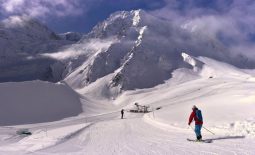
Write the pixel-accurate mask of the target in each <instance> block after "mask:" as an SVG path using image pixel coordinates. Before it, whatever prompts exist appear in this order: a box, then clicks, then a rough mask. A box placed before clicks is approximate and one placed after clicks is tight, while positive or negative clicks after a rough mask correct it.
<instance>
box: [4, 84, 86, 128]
mask: <svg viewBox="0 0 255 155" xmlns="http://www.w3.org/2000/svg"><path fill="white" fill-rule="evenodd" d="M0 98H1V109H0V117H1V118H4V119H1V120H0V125H1V126H3V125H17V124H32V123H40V122H50V121H56V120H60V119H63V118H66V117H71V116H76V115H78V114H79V113H81V111H82V109H81V103H80V100H79V95H77V94H76V93H75V92H74V91H73V90H72V89H71V88H70V87H68V86H66V85H65V84H52V83H49V82H41V81H31V82H20V83H15V82H14V83H8V82H7V83H2V84H0Z"/></svg>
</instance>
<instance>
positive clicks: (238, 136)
mask: <svg viewBox="0 0 255 155" xmlns="http://www.w3.org/2000/svg"><path fill="white" fill-rule="evenodd" d="M182 55H183V60H184V61H185V62H187V63H192V64H193V65H192V66H193V67H191V68H190V69H187V68H182V69H177V70H175V71H174V72H173V73H172V74H173V75H172V78H171V79H170V80H167V81H165V83H164V84H161V85H158V86H156V87H153V88H148V89H136V90H130V91H125V92H123V93H121V94H118V93H116V92H114V89H112V88H111V87H109V86H108V85H107V82H108V80H109V79H110V78H111V77H112V76H114V75H113V74H109V75H107V76H104V77H102V78H100V79H99V80H96V81H95V82H94V83H92V84H91V85H89V86H88V87H85V88H81V89H76V92H77V93H78V94H79V95H80V101H81V104H82V108H83V112H82V113H81V114H80V115H79V116H76V117H70V118H66V119H63V120H61V121H55V122H49V123H47V122H45V123H40V124H28V125H25V124H24V125H19V126H2V127H0V146H1V147H0V154H14V155H16V154H35V155H44V154H65V155H66V154H67V155H69V154H70V155H76V154H77V155H80V154H90V155H93V154H95V155H98V154H107V155H108V154H123V155H130V154H139V155H140V154H144V155H148V154H152V155H154V154H155V155H159V154H224V155H232V154H240V155H243V154H248V155H253V154H254V152H255V141H254V138H255V130H254V129H255V114H254V109H255V96H254V93H253V92H254V91H255V82H254V80H253V79H254V76H253V75H252V74H250V73H252V72H253V71H247V70H241V69H238V68H236V67H233V66H231V65H228V64H226V63H223V62H218V61H216V60H213V59H209V58H206V57H193V56H190V55H187V54H185V53H183V54H182ZM196 64H200V65H196ZM195 68H199V69H195ZM226 73H227V74H226ZM32 83H34V84H36V85H42V86H43V87H44V85H48V84H47V83H42V82H39V81H34V82H32ZM7 84H8V83H7ZM7 84H6V85H7ZM12 84H13V85H14V86H15V87H18V86H20V85H24V84H23V83H21V84H19V83H16V84H15V83H12ZM28 84H29V83H28ZM9 85H10V84H9ZM29 85H30V84H29ZM20 87H21V86H20ZM54 87H55V86H54ZM56 87H58V86H56ZM60 87H63V86H62V85H60ZM1 88H3V86H1ZM9 89H10V88H9ZM40 89H42V88H40V87H37V89H36V90H34V93H35V94H36V92H39V91H40ZM6 90H8V89H7V88H6ZM50 90H51V89H50ZM14 91H15V89H14V90H12V91H11V92H14ZM55 91H56V92H57V91H58V90H55ZM55 91H53V92H55ZM11 92H10V93H11ZM53 92H51V93H53ZM69 93H70V92H69ZM69 93H67V94H66V95H63V96H61V97H60V98H61V101H62V102H64V101H65V100H66V98H65V97H66V96H67V95H68V94H69ZM1 94H2V93H1ZM11 94H14V93H11ZM35 94H34V95H35ZM34 95H31V96H30V98H33V97H34ZM114 95H115V96H114ZM15 96H16V95H15ZM1 98H2V97H1ZM40 100H41V99H38V102H40ZM135 102H137V103H139V104H141V105H148V106H150V109H151V110H155V109H157V108H160V109H159V110H155V111H154V112H151V113H147V114H139V113H130V112H127V111H128V110H130V109H133V108H134V103H135ZM63 104H64V103H63ZM70 104H75V103H74V102H72V101H70ZM194 104H195V105H197V106H198V108H200V109H201V110H202V113H203V117H204V127H206V129H209V130H210V131H212V132H213V133H215V135H212V134H211V133H210V132H208V131H207V130H205V129H202V134H203V139H210V140H212V143H196V142H189V141H187V140H186V139H187V138H191V139H195V135H194V132H193V131H192V128H191V127H189V126H188V125H187V121H188V116H189V114H190V112H191V107H192V106H193V105H194ZM16 105H17V104H16ZM56 106H58V107H59V108H62V105H56ZM48 108H49V109H51V107H48ZM122 108H123V109H125V110H126V111H125V119H120V109H122ZM11 115H12V114H10V116H11ZM13 116H15V114H14V113H13ZM1 118H3V117H1ZM20 129H28V130H29V131H31V132H32V135H30V136H22V135H17V134H16V131H18V130H20Z"/></svg>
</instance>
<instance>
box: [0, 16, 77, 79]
mask: <svg viewBox="0 0 255 155" xmlns="http://www.w3.org/2000/svg"><path fill="white" fill-rule="evenodd" d="M70 43H73V42H70V41H66V40H60V38H59V37H58V36H57V35H56V34H55V33H54V32H53V31H51V30H50V29H48V28H47V27H46V26H44V25H43V24H41V23H39V22H38V21H36V20H34V19H31V18H30V17H27V16H12V17H9V18H8V19H5V20H3V21H1V22H0V47H1V51H0V70H1V75H0V82H5V81H23V80H33V79H41V80H50V81H58V80H60V79H61V78H60V76H59V75H57V76H54V75H56V74H52V67H54V66H56V65H53V64H54V63H57V62H56V61H55V60H53V59H49V58H45V57H41V56H39V55H38V54H41V53H45V52H54V51H57V50H58V49H59V48H60V47H62V46H64V45H68V44H70ZM51 65H53V66H51Z"/></svg>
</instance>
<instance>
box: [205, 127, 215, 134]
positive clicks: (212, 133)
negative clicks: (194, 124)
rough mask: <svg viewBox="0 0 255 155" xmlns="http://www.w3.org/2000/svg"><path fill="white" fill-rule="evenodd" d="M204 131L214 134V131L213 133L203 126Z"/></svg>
mask: <svg viewBox="0 0 255 155" xmlns="http://www.w3.org/2000/svg"><path fill="white" fill-rule="evenodd" d="M203 128H204V129H205V130H206V131H208V132H210V133H211V134H213V135H215V133H213V132H212V131H210V130H208V129H206V128H205V127H203Z"/></svg>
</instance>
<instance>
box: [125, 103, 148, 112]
mask: <svg viewBox="0 0 255 155" xmlns="http://www.w3.org/2000/svg"><path fill="white" fill-rule="evenodd" d="M134 106H135V108H134V109H130V110H129V112H133V113H148V112H151V110H150V106H146V105H139V104H138V103H137V102H136V103H135V104H134Z"/></svg>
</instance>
